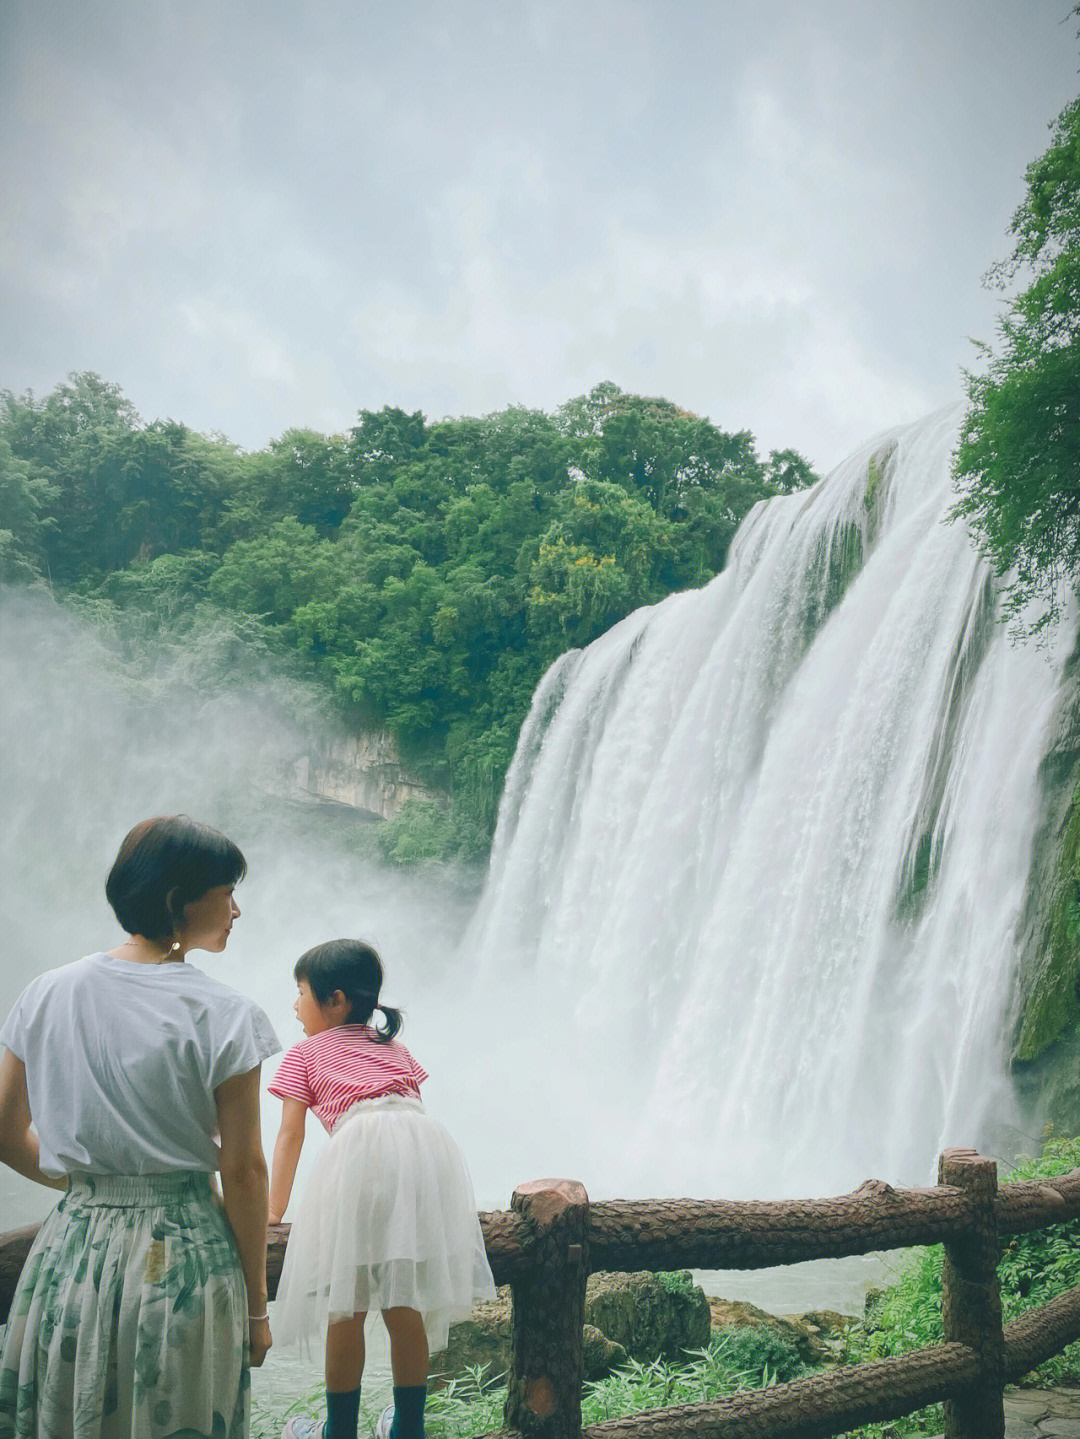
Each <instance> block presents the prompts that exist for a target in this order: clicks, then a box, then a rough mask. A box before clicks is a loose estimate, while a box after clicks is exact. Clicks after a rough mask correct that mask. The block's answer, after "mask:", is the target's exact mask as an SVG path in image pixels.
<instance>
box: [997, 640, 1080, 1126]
mask: <svg viewBox="0 0 1080 1439" xmlns="http://www.w3.org/2000/svg"><path fill="white" fill-rule="evenodd" d="M1040 778H1041V781H1042V794H1043V807H1044V808H1043V821H1042V824H1041V826H1040V828H1039V832H1038V834H1037V835H1036V839H1035V847H1034V852H1033V854H1032V862H1031V872H1030V875H1029V878H1028V894H1027V903H1026V906H1025V910H1024V915H1023V917H1022V920H1021V926H1020V933H1019V940H1020V944H1019V949H1020V974H1019V985H1018V990H1017V1006H1016V1014H1015V1027H1014V1032H1013V1073H1014V1078H1015V1082H1016V1087H1017V1093H1018V1095H1019V1097H1020V1100H1021V1103H1022V1106H1023V1108H1024V1111H1025V1113H1026V1116H1027V1118H1028V1120H1029V1124H1030V1125H1038V1126H1042V1125H1045V1124H1052V1125H1053V1126H1054V1128H1055V1129H1057V1130H1058V1131H1059V1132H1067V1133H1069V1134H1076V1133H1078V1132H1080V1029H1078V1021H1080V998H1078V994H1077V987H1078V983H1080V649H1078V650H1077V651H1074V653H1073V655H1072V656H1071V658H1070V659H1069V662H1068V664H1067V666H1066V669H1065V673H1064V675H1063V682H1062V690H1061V703H1060V706H1059V710H1058V715H1057V719H1056V722H1055V728H1054V733H1053V737H1052V739H1051V742H1050V745H1049V748H1048V750H1047V753H1046V756H1045V758H1044V759H1043V762H1042V765H1041V767H1040ZM1032 1132H1033V1133H1034V1132H1036V1131H1035V1130H1034V1129H1033V1130H1032Z"/></svg>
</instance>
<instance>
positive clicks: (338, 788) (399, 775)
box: [294, 730, 448, 819]
mask: <svg viewBox="0 0 1080 1439" xmlns="http://www.w3.org/2000/svg"><path fill="white" fill-rule="evenodd" d="M294 781H295V784H296V787H297V788H298V789H299V790H300V791H302V792H303V793H304V794H307V795H311V796H313V797H314V798H317V799H324V800H333V801H334V802H335V803H337V804H345V805H349V806H350V807H351V808H352V809H357V810H361V811H363V812H364V813H366V814H369V815H371V816H372V818H377V819H393V817H394V816H395V815H396V814H397V813H398V811H399V810H400V809H401V807H402V806H403V805H404V804H406V803H408V802H409V801H410V800H427V801H431V802H434V803H436V804H440V805H445V804H446V803H447V801H448V796H447V794H446V793H445V791H442V790H438V789H435V788H433V787H432V786H431V785H428V784H426V783H425V782H424V781H423V780H421V779H420V778H419V776H418V775H416V774H415V773H413V772H412V771H411V770H410V769H409V768H408V767H407V766H406V765H405V764H404V763H403V761H402V758H401V751H400V749H399V747H398V743H397V740H396V739H395V738H394V736H393V735H392V734H391V733H390V732H389V731H388V730H367V731H363V732H361V733H360V734H353V735H344V736H340V737H338V738H336V739H333V740H331V741H329V742H326V743H323V744H321V745H318V746H316V747H314V748H312V750H311V751H310V753H308V754H306V755H304V756H303V757H302V758H301V759H300V760H299V761H298V762H297V764H296V768H295V773H294Z"/></svg>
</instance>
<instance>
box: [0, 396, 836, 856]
mask: <svg viewBox="0 0 1080 1439" xmlns="http://www.w3.org/2000/svg"><path fill="white" fill-rule="evenodd" d="M816 478H817V476H816V475H815V474H814V473H813V471H812V470H811V468H810V466H809V464H808V463H807V462H806V460H805V459H803V457H802V456H800V455H799V454H798V453H796V452H795V451H794V450H779V451H773V452H772V453H771V454H770V455H769V457H768V459H767V460H764V461H763V460H762V459H760V458H759V456H758V453H757V449H756V446H755V442H754V439H753V436H752V435H751V434H750V433H749V432H748V431H746V430H739V431H735V432H730V433H729V432H726V431H724V430H721V429H719V428H717V427H716V426H715V425H713V424H712V423H710V422H709V421H708V420H707V419H702V418H699V417H698V416H696V415H692V414H689V413H688V412H686V411H685V410H682V409H679V408H678V407H677V406H676V405H674V404H672V403H670V402H668V401H667V400H662V399H649V398H643V397H640V396H636V395H628V394H624V393H623V392H622V391H621V390H619V389H618V387H617V386H615V385H613V384H601V385H598V386H596V387H595V388H594V389H593V390H591V391H590V392H589V393H588V394H587V395H583V396H580V397H578V398H576V399H573V400H571V401H569V402H568V403H567V404H565V405H563V406H562V407H561V408H560V409H559V410H558V411H557V412H556V413H555V414H547V413H544V412H541V411H534V410H526V409H521V408H514V407H512V408H508V409H506V410H503V411H501V412H499V413H496V414H492V415H487V416H485V417H483V418H459V419H446V420H439V421H429V420H427V419H426V418H425V416H424V415H423V414H421V413H413V414H407V413H405V412H404V411H402V410H400V409H396V408H392V407H386V408H384V409H382V410H380V411H377V412H373V411H368V410H362V411H360V413H359V414H358V416H357V421H356V424H355V425H354V426H353V427H352V429H351V430H350V431H349V432H348V433H347V434H341V435H323V434H317V433H315V432H313V431H311V430H306V429H289V430H286V431H285V432H284V433H283V434H282V435H281V437H280V438H279V439H276V440H274V441H273V442H272V443H271V444H269V445H267V446H266V447H265V448H264V449H262V450H260V451H257V452H244V451H243V450H241V449H240V448H238V447H237V446H236V445H234V444H232V443H230V442H229V441H228V440H227V439H225V438H224V437H222V436H216V435H214V436H206V435H202V434H198V433H195V432H194V431H192V430H191V429H189V428H188V427H187V426H186V425H184V424H182V423H180V422H178V421H175V420H171V419H170V420H155V421H152V422H149V423H145V422H143V421H142V420H141V419H140V417H139V416H138V415H137V414H136V412H135V410H134V408H133V406H132V405H131V403H130V402H129V401H128V400H127V399H126V398H125V397H124V395H123V394H122V393H121V390H120V388H119V387H118V386H117V385H115V384H111V383H108V382H107V381H105V380H103V379H101V378H100V377H99V376H97V375H95V374H92V373H82V374H73V375H71V376H70V377H69V379H68V380H67V382H66V383H63V384H60V385H58V386H57V387H56V388H55V389H54V390H53V391H52V392H51V393H49V394H47V395H44V396H42V397H36V396H34V395H33V394H30V393H28V394H24V395H21V396H16V395H14V394H11V393H10V392H5V393H4V394H3V395H2V396H0V565H2V577H3V580H4V582H5V583H46V584H48V585H50V586H51V587H53V589H54V590H55V591H56V592H57V593H58V594H59V595H60V596H62V597H63V598H65V599H66V600H67V601H68V602H71V603H80V604H82V605H84V606H89V607H91V608H93V610H94V611H95V613H96V615H97V616H98V617H99V618H100V617H101V616H102V614H103V612H111V613H112V614H113V615H114V616H120V617H122V618H123V619H124V620H125V621H126V622H127V623H128V624H129V626H131V625H134V626H135V627H136V629H137V630H138V632H139V633H141V634H142V635H143V636H145V637H151V638H152V637H154V636H155V635H156V636H158V637H160V636H161V635H163V634H167V635H168V637H169V638H170V640H171V641H172V642H174V643H175V642H183V641H184V639H185V637H188V638H193V637H194V636H195V635H196V634H197V633H199V632H200V631H201V630H203V629H205V628H206V627H207V626H208V625H211V624H214V623H221V621H222V618H223V617H224V618H226V619H228V620H229V621H231V622H233V623H235V624H236V625H237V626H238V631H239V633H241V634H243V635H244V636H245V637H246V638H247V639H248V641H249V642H257V643H260V644H265V645H267V646H269V647H270V648H271V649H272V650H273V651H275V652H276V653H277V654H278V655H279V656H280V657H281V658H282V659H283V660H285V661H287V664H288V667H289V668H290V669H291V670H292V672H294V673H298V674H301V675H307V676H311V677H315V678H317V680H318V681H319V682H320V683H321V684H323V685H324V686H326V687H327V688H328V689H329V690H330V692H331V693H332V695H333V697H334V702H335V704H336V705H337V706H338V707H339V709H340V711H341V713H342V715H343V717H344V718H345V719H346V720H347V722H348V723H349V725H350V726H351V727H353V728H354V729H361V728H364V727H370V726H385V727H386V728H388V729H389V730H390V731H391V732H392V733H393V735H394V736H395V737H396V738H397V740H398V742H399V745H400V747H401V751H402V754H403V756H404V758H405V759H406V761H407V763H409V764H410V765H411V766H412V767H413V768H414V769H416V770H417V772H418V773H419V774H420V775H421V776H422V777H423V778H424V779H426V780H427V781H428V782H429V783H431V784H432V785H434V786H436V787H439V788H441V789H443V790H445V791H446V792H447V793H449V794H450V795H451V801H452V802H451V807H450V812H449V815H448V816H442V817H441V819H440V824H441V828H440V829H439V838H438V843H437V848H438V849H439V850H440V851H441V852H442V853H443V854H449V853H456V852H465V853H467V854H470V855H479V854H482V853H483V852H484V850H485V849H486V845H487V843H488V841H489V839H490V835H491V831H492V828H493V825H494V820H495V814H496V809H497V805H498V798H499V794H500V791H501V787H502V780H503V776H504V774H505V772H506V769H507V766H508V765H509V762H510V759H511V758H512V755H513V752H514V746H515V743H516V740H517V734H518V731H519V729H520V727H521V723H522V720H523V719H524V716H525V714H526V712H527V710H528V706H529V701H530V698H531V696H532V693H533V690H534V688H535V686H536V683H537V681H538V680H539V678H540V676H541V674H542V673H543V671H544V670H545V668H546V667H547V666H548V665H549V664H550V663H551V662H552V661H553V660H554V659H555V658H556V657H557V656H558V655H560V654H562V653H563V652H564V651H566V650H567V649H570V648H573V647H576V646H581V645H586V644H588V643H589V642H590V641H591V640H593V639H595V638H596V637H597V636H598V635H600V634H601V633H602V632H603V631H604V630H606V629H608V628H609V627H610V626H611V625H612V624H614V623H615V622H616V621H617V620H619V619H621V618H622V617H623V616H624V615H626V614H628V613H629V612H630V611H631V610H633V609H635V608H637V607H638V606H640V605H644V604H650V603H652V602H654V601H656V600H659V599H662V598H663V597H664V596H665V595H667V594H670V593H671V592H672V591H674V590H679V589H684V588H686V587H689V586H696V585H701V584H703V583H704V582H705V581H707V580H708V579H710V578H711V577H712V576H713V575H715V574H716V573H718V571H719V570H720V569H722V567H723V564H724V560H725V556H726V553H727V549H728V545H729V544H730V542H731V538H732V536H733V535H734V533H735V530H736V529H737V528H738V525H739V523H740V521H741V520H742V519H743V517H744V516H745V515H746V513H747V512H748V511H749V509H750V508H751V506H752V505H753V504H755V503H756V502H757V501H758V500H761V499H764V498H767V497H768V496H771V495H776V494H782V493H788V492H790V491H792V490H795V489H799V488H802V487H804V486H806V485H809V484H811V483H813V481H814V480H815V479H816Z"/></svg>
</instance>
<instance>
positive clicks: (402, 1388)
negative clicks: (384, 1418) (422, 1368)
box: [390, 1384, 427, 1439]
mask: <svg viewBox="0 0 1080 1439" xmlns="http://www.w3.org/2000/svg"><path fill="white" fill-rule="evenodd" d="M426 1401H427V1385H426V1384H410V1385H404V1384H402V1385H398V1384H395V1385H394V1422H393V1424H391V1425H390V1439H424V1404H425V1402H426Z"/></svg>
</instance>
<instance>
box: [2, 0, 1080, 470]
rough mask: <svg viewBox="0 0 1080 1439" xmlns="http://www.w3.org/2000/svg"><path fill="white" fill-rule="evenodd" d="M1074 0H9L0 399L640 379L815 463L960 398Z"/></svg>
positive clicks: (345, 407) (1070, 44) (337, 415)
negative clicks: (73, 375) (990, 270)
mask: <svg viewBox="0 0 1080 1439" xmlns="http://www.w3.org/2000/svg"><path fill="white" fill-rule="evenodd" d="M1071 5H1072V0H873V3H870V0H694V3H689V0H662V3H661V0H488V3H469V0H441V3H438V0H435V3H426V0H319V3H315V0H310V3H303V0H292V3H285V0H260V3H258V4H255V3H246V0H213V3H203V0H119V3H107V0H81V3H78V4H77V3H75V0H67V3H57V0H5V4H4V5H3V7H2V18H0V109H2V117H0V118H2V124H0V144H2V153H0V257H2V258H0V287H2V288H0V303H2V306H3V316H4V320H3V325H2V329H0V388H9V389H13V390H16V391H21V390H23V389H25V388H28V387H29V388H33V389H34V390H35V391H36V392H38V393H41V392H42V391H46V390H48V389H49V388H51V386H52V385H54V384H55V383H56V382H57V381H58V380H60V379H61V378H62V377H63V376H64V374H65V373H66V372H67V371H69V370H73V369H94V370H97V371H98V372H99V373H101V374H102V375H104V376H105V377H106V378H108V379H110V380H114V381H117V382H118V383H119V384H120V385H121V386H122V387H123V389H124V391H125V392H126V393H127V394H128V396H129V397H130V398H131V399H132V400H133V401H134V403H135V405H136V407H137V408H138V410H139V411H140V413H141V414H142V415H143V416H144V417H145V418H154V417H157V416H165V415H171V416H173V417H174V418H177V419H181V420H184V421H186V422H187V423H188V424H190V425H192V426H194V427H195V428H197V429H201V430H207V431H210V430H216V431H222V432H224V433H225V434H227V435H229V436H230V437H231V438H233V439H235V440H237V441H238V442H240V443H241V444H243V445H245V446H248V447H259V446H261V445H263V444H265V443H266V441H267V440H268V439H270V438H271V437H272V436H274V435H276V434H280V433H281V431H282V430H283V429H285V428H287V427H288V426H290V425H298V424H301V425H311V426H313V427H315V428H318V429H323V430H336V429H344V428H346V427H347V426H348V425H349V424H350V423H351V421H352V419H353V417H354V416H355V413H356V411H357V409H359V408H361V407H365V408H372V407H376V408H377V407H378V406H380V405H382V404H396V405H401V406H403V407H405V408H407V409H416V408H419V409H423V410H424V411H425V412H426V413H427V414H428V415H429V416H431V417H438V416H442V415H456V414H464V413H482V412H486V411H489V410H494V409H500V408H502V407H503V406H505V405H507V404H524V405H529V406H538V407H543V408H552V407H554V406H556V405H558V404H560V403H561V402H562V401H563V400H565V399H568V398H569V397H570V396H572V395H574V394H578V393H581V392H582V391H584V390H586V389H587V388H588V387H589V386H591V385H593V384H595V383H596V382H597V381H598V380H602V379H611V380H614V381H615V382H616V383H617V384H619V385H621V386H623V388H624V389H628V390H633V391H637V392H641V393H647V394H661V395H665V396H667V397H668V398H669V399H671V400H674V401H676V402H677V403H678V404H680V405H683V406H685V407H686V408H688V409H691V410H694V411H696V412H698V413H700V414H705V415H708V416H709V417H710V418H711V419H712V420H714V421H715V422H716V423H717V424H719V425H721V426H723V427H724V428H728V429H737V428H742V427H749V428H750V429H752V430H753V431H754V433H755V434H756V435H757V437H758V440H759V443H760V445H761V447H762V448H763V449H765V450H767V449H769V448H772V447H778V446H782V445H795V446H796V447H797V448H799V449H801V450H802V451H803V452H804V453H805V454H807V455H808V456H809V457H810V458H811V459H812V460H813V462H814V463H815V464H816V465H818V466H819V467H821V468H827V467H829V466H831V465H832V464H833V463H835V462H836V461H837V460H839V459H840V458H842V456H843V454H844V453H845V452H846V451H847V450H848V449H850V448H851V447H852V446H853V445H855V444H857V443H859V442H860V441H861V440H862V439H864V438H866V437H868V436H869V435H870V434H871V433H873V432H874V431H875V430H877V429H880V428H882V427H883V426H885V425H888V424H892V423H896V422H898V421H903V420H908V419H914V418H916V417H918V416H919V415H920V414H923V413H925V412H926V411H928V410H930V409H932V408H934V407H935V406H937V405H939V404H942V403H944V402H946V401H948V400H951V399H955V398H959V396H960V393H961V390H960V367H961V366H962V365H964V364H970V363H972V361H973V358H974V355H973V350H972V348H971V345H970V343H969V338H968V337H970V336H978V337H982V338H991V337H992V335H993V327H994V320H995V315H996V313H997V307H998V306H999V305H1000V300H999V299H998V298H996V297H995V296H993V295H992V294H989V293H987V292H986V291H985V290H984V289H983V288H982V287H981V285H980V277H981V275H982V273H983V272H984V271H985V269H986V268H987V266H988V265H989V264H990V263H991V262H992V261H994V260H995V259H999V258H1001V257H1002V256H1003V255H1004V254H1006V253H1007V251H1008V248H1009V246H1008V236H1007V228H1008V223H1009V219H1010V216H1011V214H1012V212H1013V210H1014V208H1015V206H1016V205H1017V203H1018V202H1019V201H1020V199H1021V198H1022V196H1023V189H1024V187H1023V172H1024V167H1025V166H1026V164H1027V163H1028V161H1029V160H1031V159H1032V158H1033V157H1034V156H1035V155H1037V154H1038V153H1039V152H1040V151H1041V150H1043V149H1044V148H1045V146H1046V143H1047V139H1048V130H1047V126H1048V124H1049V122H1050V121H1051V120H1052V119H1053V117H1054V116H1055V115H1056V114H1057V112H1058V111H1059V110H1060V109H1061V108H1062V107H1063V106H1064V105H1065V104H1066V103H1067V102H1068V101H1069V100H1070V99H1072V98H1073V96H1074V95H1075V94H1076V93H1077V90H1078V88H1080V80H1078V76H1077V69H1078V64H1080V44H1078V42H1077V40H1076V38H1075V31H1076V28H1077V25H1078V23H1080V21H1078V20H1077V18H1076V17H1075V16H1072V15H1071V14H1070V9H1071Z"/></svg>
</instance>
